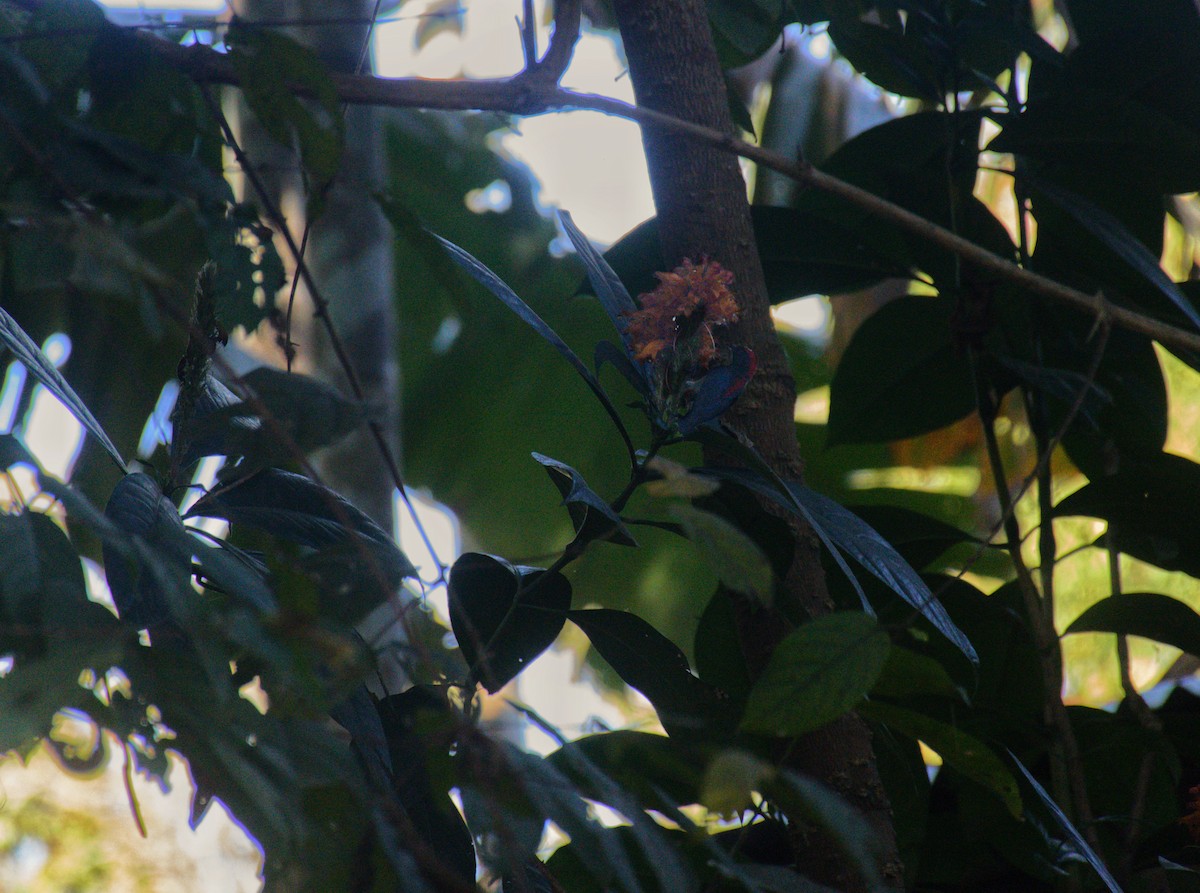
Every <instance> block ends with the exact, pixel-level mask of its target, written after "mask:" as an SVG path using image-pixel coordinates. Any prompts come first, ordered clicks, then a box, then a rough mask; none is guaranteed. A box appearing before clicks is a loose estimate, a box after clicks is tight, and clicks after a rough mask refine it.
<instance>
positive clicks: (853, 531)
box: [788, 484, 979, 664]
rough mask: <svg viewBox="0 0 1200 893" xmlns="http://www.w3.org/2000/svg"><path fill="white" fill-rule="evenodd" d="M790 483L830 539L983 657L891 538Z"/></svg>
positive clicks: (959, 644) (947, 633) (971, 655)
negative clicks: (893, 545) (895, 547)
mask: <svg viewBox="0 0 1200 893" xmlns="http://www.w3.org/2000/svg"><path fill="white" fill-rule="evenodd" d="M788 486H789V488H790V489H791V491H792V493H793V494H794V495H795V497H796V499H797V500H798V501H799V502H801V503H802V504H803V505H804V506H805V507H806V508H807V509H808V511H809V512H810V514H811V517H812V518H813V523H814V524H815V525H817V526H819V527H820V528H821V529H822V530H824V531H825V533H826V535H827V536H828V537H829V538H830V539H832V540H833V541H834V542H836V543H837V544H838V546H839V547H841V548H842V549H845V550H846V552H848V553H849V554H850V555H851V556H853V557H854V560H855V561H857V562H859V564H861V565H862V566H863V567H865V568H866V569H867V570H868V571H870V572H871V573H872V574H874V575H875V576H876V577H877V578H878V579H879V580H880V581H881V582H883V583H884V584H885V585H886V586H887V587H888V588H889V589H891V590H892V591H893V592H895V593H896V594H897V595H899V596H900V597H901V598H903V599H904V600H905V601H906V602H908V603H909V604H910V605H912V606H913V607H914V608H916V609H917V610H918V611H920V612H921V614H922V616H924V617H925V619H926V620H928V621H929V622H930V623H932V624H933V626H934V627H935V628H936V629H937V630H938V632H940V633H941V634H942V635H944V636H945V637H946V638H947V639H949V640H950V641H951V642H953V643H954V645H955V647H957V648H958V649H959V650H960V651H961V652H962V653H963V654H965V655H966V656H967V657H968V658H969V659H970V660H971V662H972V663H975V664H978V663H979V657H978V655H976V654H975V649H974V648H973V647H972V645H971V642H970V641H969V640H968V639H967V637H966V636H965V635H963V632H962V630H960V629H959V628H958V626H957V625H955V623H954V621H953V620H951V619H950V615H949V614H947V613H946V609H945V608H944V607H942V604H941V602H939V601H938V600H937V598H936V597H934V594H933V593H932V592H931V591H930V590H929V586H928V585H927V584H926V583H925V581H924V580H922V579H921V577H920V575H919V574H918V573H917V572H916V571H914V570H913V569H912V566H911V565H910V564H909V563H908V562H906V561H905V560H904V559H903V558H901V557H900V555H899V553H897V552H896V550H895V549H894V548H892V546H891V544H890V543H888V542H887V540H885V539H884V538H883V537H881V536H880V535H879V534H878V533H876V532H875V531H874V530H873V529H872V528H871V526H870V525H869V524H867V523H866V522H865V521H863V520H862V519H861V518H859V517H858V516H857V515H855V514H854V513H853V512H851V511H850V510H849V509H847V508H845V507H844V506H842V505H840V504H838V503H836V502H834V501H833V500H832V499H830V498H829V497H827V496H823V495H821V494H820V493H818V492H816V491H815V490H810V489H809V488H807V487H804V486H802V485H800V484H789V485H788Z"/></svg>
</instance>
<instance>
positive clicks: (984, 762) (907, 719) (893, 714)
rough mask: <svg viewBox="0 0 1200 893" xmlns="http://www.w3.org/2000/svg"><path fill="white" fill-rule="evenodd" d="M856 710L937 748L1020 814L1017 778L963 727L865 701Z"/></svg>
mask: <svg viewBox="0 0 1200 893" xmlns="http://www.w3.org/2000/svg"><path fill="white" fill-rule="evenodd" d="M859 712H860V713H861V714H862V715H863V716H865V717H867V718H868V719H873V720H876V721H878V722H881V723H883V724H885V725H886V726H888V728H890V729H893V730H895V731H897V732H901V733H902V734H905V735H908V736H909V737H911V738H915V739H917V740H919V741H924V742H925V743H926V744H927V745H929V746H930V747H931V748H933V749H934V750H935V751H937V753H938V755H939V756H941V758H942V760H943V762H945V764H946V765H947V766H952V767H954V769H955V770H957V771H958V772H961V773H962V774H963V775H965V776H966V777H967V778H969V779H971V780H972V781H974V782H976V783H978V784H980V785H983V786H984V787H985V788H987V789H988V790H989V791H991V792H992V793H994V794H995V795H996V796H998V797H999V798H1000V799H1001V800H1002V801H1004V805H1005V806H1006V807H1007V808H1008V811H1009V812H1010V813H1012V814H1013V816H1014V817H1015V818H1020V817H1021V794H1020V792H1019V791H1018V790H1017V782H1016V779H1014V778H1013V776H1012V773H1011V772H1009V771H1008V769H1007V768H1006V767H1005V765H1004V763H1003V762H1002V761H1001V760H1000V758H999V757H998V756H996V754H995V753H993V752H992V751H991V749H990V748H988V747H987V745H985V744H984V743H983V742H982V741H980V740H979V739H977V738H975V737H973V736H972V735H968V734H967V733H966V732H964V731H963V730H962V729H959V728H958V727H956V726H952V725H949V724H947V723H944V722H942V721H941V720H937V719H933V718H931V717H928V716H925V715H924V714H921V713H917V712H915V711H913V710H908V709H906V708H904V707H897V706H895V705H893V704H885V703H884V702H882V701H874V700H872V701H867V702H866V703H865V704H863V705H862V706H861V707H860V708H859Z"/></svg>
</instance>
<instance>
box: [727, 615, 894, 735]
mask: <svg viewBox="0 0 1200 893" xmlns="http://www.w3.org/2000/svg"><path fill="white" fill-rule="evenodd" d="M890 648H891V642H890V640H889V639H888V636H887V633H885V632H884V631H883V629H882V628H881V627H880V626H879V624H878V623H877V622H876V621H875V619H874V618H873V617H868V616H867V615H866V614H859V613H852V612H840V613H837V614H829V615H827V616H825V617H818V618H817V619H816V620H813V621H812V622H810V623H806V624H804V625H803V626H801V627H800V628H799V629H797V630H795V631H793V632H792V633H791V634H790V635H789V636H788V637H787V638H786V639H784V640H783V641H782V642H780V643H779V645H778V647H777V648H776V649H775V651H774V652H773V653H772V654H771V659H770V661H769V662H768V663H767V668H766V670H764V671H763V674H762V676H760V677H759V679H758V681H757V682H756V683H755V684H754V688H752V689H751V690H750V699H749V701H748V702H747V704H746V715H745V716H744V717H743V718H742V728H743V729H744V730H746V731H748V732H761V733H763V734H767V735H787V736H796V735H803V734H804V733H805V732H810V731H812V730H813V729H816V728H820V727H821V726H823V725H825V724H826V723H828V722H831V721H832V720H835V719H837V718H838V717H839V716H841V715H842V714H844V713H847V712H848V711H850V710H852V709H854V707H855V706H856V705H857V704H858V703H859V702H860V701H861V700H862V699H863V696H864V695H866V693H867V692H869V691H870V690H871V687H872V686H874V684H875V680H876V679H878V678H879V674H880V672H881V671H882V670H883V666H884V663H885V662H886V661H887V656H888V651H889V649H890Z"/></svg>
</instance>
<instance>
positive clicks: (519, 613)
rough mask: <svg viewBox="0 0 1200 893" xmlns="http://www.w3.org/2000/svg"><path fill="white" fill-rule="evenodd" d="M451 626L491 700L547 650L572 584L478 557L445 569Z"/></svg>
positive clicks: (558, 628) (568, 602)
mask: <svg viewBox="0 0 1200 893" xmlns="http://www.w3.org/2000/svg"><path fill="white" fill-rule="evenodd" d="M449 590H450V624H451V626H452V627H453V628H454V636H455V638H456V639H458V647H459V648H461V649H462V652H463V656H464V657H465V658H466V660H467V663H468V664H469V665H470V667H471V669H472V670H473V671H474V673H475V675H476V676H477V677H478V678H479V681H480V682H482V683H483V687H484V688H486V689H487V690H488V691H489V692H491V693H493V694H495V693H496V692H497V691H499V690H500V689H501V688H503V687H504V686H505V685H507V684H508V682H509V681H511V680H512V679H513V678H514V677H515V676H516V675H517V674H518V673H520V672H521V670H523V669H524V668H525V667H526V666H528V664H529V663H530V662H531V661H533V659H534V658H536V657H537V656H538V655H539V654H541V653H542V652H543V651H545V650H546V649H547V648H549V647H550V646H551V645H552V644H553V643H554V640H555V639H556V638H558V634H559V632H561V631H562V628H563V623H565V622H566V617H567V610H568V609H569V608H570V607H571V584H570V583H569V582H567V578H566V577H564V576H563V575H562V574H560V573H558V572H557V571H556V572H554V573H548V572H547V571H544V570H542V569H541V568H530V567H514V566H513V565H511V564H509V563H508V562H507V561H505V560H504V559H503V558H497V557H495V556H493V555H484V554H482V553H480V552H467V553H465V554H463V555H462V556H461V557H460V558H459V559H458V561H456V562H454V566H453V567H452V568H451V569H450V584H449Z"/></svg>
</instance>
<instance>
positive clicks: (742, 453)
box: [687, 424, 875, 614]
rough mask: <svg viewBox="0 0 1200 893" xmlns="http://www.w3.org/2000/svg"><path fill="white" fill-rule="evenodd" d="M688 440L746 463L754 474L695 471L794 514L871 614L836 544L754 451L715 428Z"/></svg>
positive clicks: (731, 470) (735, 470) (733, 470)
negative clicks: (737, 486) (808, 528)
mask: <svg viewBox="0 0 1200 893" xmlns="http://www.w3.org/2000/svg"><path fill="white" fill-rule="evenodd" d="M687 439H688V440H694V441H696V442H697V443H699V444H701V445H704V446H709V447H713V448H715V449H718V450H722V451H724V452H725V453H727V454H728V455H730V456H732V457H733V458H735V459H740V460H741V461H742V462H744V463H746V466H747V468H749V469H752V471H754V472H757V473H758V474H757V475H755V474H753V473H747V472H746V471H745V470H744V469H740V468H709V469H704V468H698V469H696V472H697V473H698V474H708V475H710V476H711V477H715V478H718V479H723V480H732V481H735V482H737V483H739V484H741V485H742V486H743V487H745V488H747V489H748V490H751V491H753V492H755V493H758V494H759V495H760V496H765V497H766V498H767V499H770V500H771V501H773V502H775V503H776V504H778V505H780V506H782V507H783V508H785V509H786V510H787V511H789V512H794V513H795V514H797V515H799V516H800V517H801V518H803V519H804V520H805V521H806V522H807V523H808V525H809V526H810V527H811V528H812V529H813V531H815V532H816V534H817V538H818V539H820V540H821V545H823V546H824V547H825V548H826V549H828V550H829V554H830V555H831V556H832V557H833V560H834V561H835V562H836V563H837V566H838V567H839V568H840V569H841V571H842V573H844V574H845V575H846V579H847V580H849V581H850V585H851V586H853V587H854V591H855V592H857V593H858V599H859V601H860V602H861V603H862V608H863V611H865V612H866V613H868V614H874V613H875V609H874V608H873V607H872V606H871V603H870V602H869V601H868V600H867V594H866V593H865V592H864V591H863V588H862V584H861V583H859V582H858V577H856V576H855V575H854V571H852V570H851V569H850V565H848V564H847V563H846V559H845V558H844V557H843V556H842V552H841V550H840V549H839V548H838V547H837V544H836V543H834V542H833V540H831V539H830V538H829V535H828V534H826V533H825V531H824V530H822V529H821V527H820V525H819V524H817V522H816V520H815V519H814V518H813V516H812V513H811V512H809V510H808V509H807V508H805V507H804V505H803V504H802V503H801V502H800V501H799V500H797V499H796V496H795V494H793V493H792V491H791V490H789V489H788V486H787V484H785V483H784V482H783V479H782V478H781V477H779V475H777V474H776V473H775V469H773V468H771V466H770V465H768V464H767V463H766V462H765V461H764V460H763V458H762V456H760V455H759V454H758V453H757V452H756V451H755V449H754V448H753V447H750V446H747V445H746V444H744V443H742V442H741V441H740V440H738V439H737V438H736V437H734V436H733V435H732V434H729V433H728V432H726V431H724V430H722V429H721V428H720V427H718V426H717V425H711V424H710V425H701V426H700V427H699V428H697V429H696V430H695V431H693V432H692V433H691V434H689V435H688V438H687Z"/></svg>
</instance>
